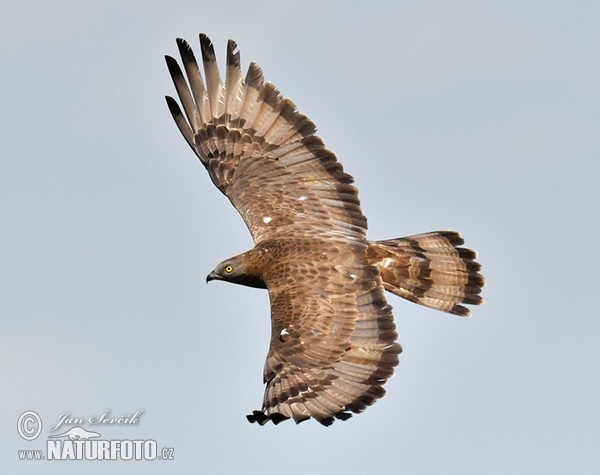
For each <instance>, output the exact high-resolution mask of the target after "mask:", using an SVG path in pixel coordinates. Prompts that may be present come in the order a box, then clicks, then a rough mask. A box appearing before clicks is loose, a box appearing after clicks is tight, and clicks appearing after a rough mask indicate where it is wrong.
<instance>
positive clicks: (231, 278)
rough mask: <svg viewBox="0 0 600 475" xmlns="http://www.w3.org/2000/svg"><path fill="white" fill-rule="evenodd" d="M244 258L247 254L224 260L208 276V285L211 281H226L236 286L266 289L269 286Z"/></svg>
mask: <svg viewBox="0 0 600 475" xmlns="http://www.w3.org/2000/svg"><path fill="white" fill-rule="evenodd" d="M244 257H245V254H241V255H239V256H236V257H232V258H231V259H227V260H224V261H223V262H221V263H220V264H218V265H217V267H215V269H214V270H213V271H212V272H211V273H210V274H208V275H207V276H206V282H207V283H208V282H210V281H211V280H225V281H227V282H232V283H234V284H240V285H246V286H248V287H257V288H259V289H266V288H267V286H266V285H265V283H264V282H263V280H262V279H261V278H259V277H257V276H256V274H257V273H256V272H254V269H253V268H252V266H251V265H250V262H249V261H248V260H247V259H245V258H244Z"/></svg>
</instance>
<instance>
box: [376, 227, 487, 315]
mask: <svg viewBox="0 0 600 475" xmlns="http://www.w3.org/2000/svg"><path fill="white" fill-rule="evenodd" d="M463 243H464V240H463V238H462V237H461V235H460V233H457V232H453V231H437V232H432V233H425V234H417V235H414V236H408V237H404V238H398V239H389V240H386V241H373V242H370V243H369V261H370V263H371V264H373V265H375V266H376V267H377V268H378V269H379V273H380V274H381V278H382V279H383V285H384V287H385V289H386V290H389V291H390V292H392V293H394V294H396V295H398V296H400V297H404V298H405V299H407V300H410V301H411V302H415V303H418V304H421V305H425V306H426V307H431V308H434V309H437V310H442V311H444V312H449V313H453V314H455V315H460V316H462V317H469V316H470V315H471V311H470V310H469V309H468V308H466V307H464V306H463V305H461V304H470V305H479V304H481V303H483V298H482V297H481V296H480V295H479V294H480V292H481V289H482V287H483V286H484V285H485V278H484V277H483V275H481V274H480V273H479V270H480V269H481V265H480V264H479V263H478V262H476V261H475V258H476V257H477V253H476V252H475V251H472V250H470V249H465V248H462V247H459V246H460V245H461V244H463Z"/></svg>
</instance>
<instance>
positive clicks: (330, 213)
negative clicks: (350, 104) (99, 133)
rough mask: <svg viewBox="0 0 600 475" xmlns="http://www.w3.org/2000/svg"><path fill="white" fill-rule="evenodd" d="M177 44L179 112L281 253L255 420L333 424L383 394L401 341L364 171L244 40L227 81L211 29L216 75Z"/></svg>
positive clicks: (202, 152) (234, 198)
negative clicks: (350, 170)
mask: <svg viewBox="0 0 600 475" xmlns="http://www.w3.org/2000/svg"><path fill="white" fill-rule="evenodd" d="M177 44H178V47H179V51H180V54H181V59H182V63H183V69H184V71H185V76H187V79H186V77H185V76H184V73H183V71H182V70H181V68H180V67H179V66H178V64H177V61H176V60H174V59H173V58H171V57H167V58H166V59H167V64H168V67H169V71H170V73H171V76H172V78H173V81H174V84H175V88H176V90H177V93H178V95H179V99H180V101H181V104H182V108H183V110H182V109H181V108H180V107H179V105H178V104H177V102H176V101H175V100H174V99H172V98H170V97H168V98H167V102H168V105H169V109H170V110H171V113H172V115H173V118H174V119H175V122H176V123H177V126H178V127H179V130H180V131H181V133H182V134H183V136H184V137H185V139H186V141H187V142H188V144H189V145H190V147H191V148H192V150H194V152H195V153H196V155H197V156H198V157H199V158H200V161H201V162H202V164H203V165H204V166H205V167H206V169H207V171H208V173H209V175H210V177H211V179H212V181H213V182H214V184H215V185H216V186H217V188H219V189H220V190H221V191H222V192H223V193H224V194H225V195H226V196H227V197H228V198H229V199H230V201H231V202H232V204H233V205H234V206H235V208H236V209H237V210H238V211H239V213H240V214H241V216H242V218H243V219H244V221H245V222H246V225H247V226H248V228H249V230H250V232H251V234H252V236H253V238H254V242H255V243H256V248H255V249H257V248H261V246H262V247H264V248H265V249H267V248H268V250H269V252H271V253H272V254H274V255H275V257H274V258H273V259H274V261H273V262H274V264H273V265H272V267H271V268H269V269H267V272H265V275H264V281H265V283H266V285H267V288H268V289H269V296H270V299H271V318H272V336H271V347H270V350H269V354H268V356H267V361H266V364H265V374H264V378H265V382H266V383H267V389H266V392H265V398H264V402H263V407H262V410H260V411H255V412H254V413H253V415H251V416H248V418H249V420H251V421H257V422H259V423H261V424H262V423H264V422H266V421H268V420H273V421H274V422H279V421H281V420H283V419H287V418H293V419H294V420H295V421H296V422H299V421H302V420H304V419H307V418H308V417H314V418H316V419H317V420H318V421H319V422H321V423H323V424H327V425H328V424H331V423H332V422H333V420H334V418H336V417H337V418H340V419H345V418H347V417H349V416H350V413H349V412H348V411H351V412H360V411H362V410H363V409H364V408H365V407H366V406H368V405H369V404H372V403H373V402H374V401H375V400H376V399H377V398H379V397H381V396H382V395H383V393H384V390H383V388H382V386H383V384H384V383H385V381H386V380H387V378H389V377H390V376H391V374H392V372H393V368H394V366H396V364H397V363H398V353H399V352H400V351H401V349H400V346H399V345H398V344H396V343H395V339H396V336H397V335H396V331H395V326H394V323H393V317H392V314H391V307H390V306H389V305H388V304H387V302H386V300H385V298H384V295H383V291H384V289H383V285H382V282H381V278H380V276H379V273H378V271H377V269H376V268H375V267H374V266H371V265H368V264H367V263H366V253H367V241H366V219H365V217H364V216H363V214H362V211H361V209H360V203H359V200H358V193H357V190H356V188H354V186H352V181H353V180H352V177H350V176H349V175H348V174H346V173H345V172H344V171H343V169H342V166H341V165H340V164H339V163H338V162H337V160H336V157H335V155H334V154H333V153H332V152H330V151H329V150H327V149H326V148H325V146H324V144H323V142H322V141H321V139H320V138H318V137H317V136H316V135H315V130H316V128H315V126H314V124H313V123H312V122H311V121H310V120H309V119H308V118H307V117H306V116H304V115H302V114H300V113H299V112H297V111H296V107H295V105H294V104H293V103H292V102H291V101H290V100H289V99H285V98H283V97H282V96H281V95H280V94H279V92H278V91H277V89H276V88H275V87H274V86H273V85H272V84H270V83H268V82H265V81H264V80H263V75H262V72H261V70H260V68H259V67H258V66H257V65H256V64H254V63H252V64H251V65H250V67H249V70H248V73H247V74H246V76H245V79H243V77H242V72H241V68H240V59H239V53H237V52H236V44H235V43H234V42H233V41H231V40H230V41H229V43H228V47H227V70H226V78H225V83H223V82H222V80H221V78H220V75H219V70H218V68H217V64H216V59H215V54H214V50H213V47H212V44H211V43H210V40H209V39H208V38H207V37H206V36H204V35H200V45H201V50H202V59H203V67H204V76H205V78H206V83H205V82H204V81H203V79H202V77H201V74H200V68H199V67H198V63H197V62H196V59H195V57H194V54H193V53H192V51H191V49H190V47H189V45H188V44H187V43H186V42H185V41H183V40H181V39H179V40H177ZM269 246H270V247H269Z"/></svg>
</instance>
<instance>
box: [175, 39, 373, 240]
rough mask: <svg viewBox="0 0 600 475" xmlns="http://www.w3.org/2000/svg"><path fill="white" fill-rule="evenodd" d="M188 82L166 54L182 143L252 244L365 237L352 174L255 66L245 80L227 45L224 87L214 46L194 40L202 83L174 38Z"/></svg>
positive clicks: (236, 55)
mask: <svg viewBox="0 0 600 475" xmlns="http://www.w3.org/2000/svg"><path fill="white" fill-rule="evenodd" d="M177 45H178V47H179V52H180V54H181V59H182V63H183V67H184V70H185V74H186V75H187V80H186V78H185V77H184V74H183V72H182V70H181V68H180V67H179V66H178V64H177V61H176V60H175V59H173V58H171V57H169V56H167V57H166V60H167V65H168V67H169V71H170V73H171V76H172V78H173V82H174V84H175V88H176V90H177V94H178V95H179V99H180V101H181V104H182V106H183V111H182V110H181V108H180V107H179V105H178V104H177V102H176V101H175V100H174V99H173V98H171V97H167V103H168V105H169V109H170V111H171V113H172V115H173V118H174V119H175V122H176V123H177V126H178V127H179V130H180V131H181V133H182V134H183V136H184V137H185V139H186V141H187V142H188V144H189V145H190V147H191V148H192V150H194V152H195V153H196V155H197V156H198V157H199V158H200V161H201V162H202V163H203V165H204V166H205V167H206V169H207V171H208V173H209V175H210V177H211V179H212V181H213V182H214V184H215V185H216V186H217V188H219V190H221V191H222V192H223V193H224V194H225V195H226V196H227V197H228V198H229V199H230V201H231V203H232V204H233V206H235V208H236V209H237V210H238V212H239V213H240V214H241V215H242V218H243V219H244V221H245V222H246V225H247V226H248V229H249V230H250V233H251V234H252V237H253V238H254V242H255V243H258V242H260V241H264V240H271V239H274V238H277V237H289V236H290V235H294V234H298V233H302V235H315V236H322V235H323V234H324V233H325V234H329V235H343V236H345V237H347V238H349V239H359V240H364V239H366V219H365V217H364V216H363V214H362V211H361V209H360V204H359V201H358V194H357V191H356V188H354V186H352V185H351V183H352V181H353V180H352V177H351V176H350V175H348V174H346V173H344V171H343V169H342V166H341V165H340V163H339V162H338V161H337V160H336V157H335V155H334V154H333V153H332V152H331V151H329V150H327V149H326V148H325V146H324V144H323V141H322V140H321V139H320V138H319V137H317V136H316V135H315V131H316V128H315V125H314V124H313V123H312V122H311V121H310V119H308V117H306V116H304V115H302V114H300V113H299V112H298V111H297V110H296V106H295V105H294V103H293V102H292V101H290V100H289V99H286V98H283V97H282V96H281V95H280V93H279V91H278V90H277V89H276V88H275V86H273V84H271V83H268V82H265V81H264V79H263V75H262V72H261V70H260V68H259V67H258V66H257V65H256V64H255V63H252V64H250V67H249V69H248V73H247V74H246V77H245V79H243V76H242V71H241V67H240V57H239V53H238V52H236V48H237V46H236V44H235V42H234V41H232V40H230V41H229V42H228V45H227V69H226V79H225V83H224V84H223V82H222V81H221V77H220V75H219V70H218V67H217V63H216V58H215V53H214V49H213V46H212V43H211V42H210V40H209V39H208V37H206V36H205V35H200V46H201V50H202V59H203V66H204V75H205V77H206V85H205V84H204V81H203V80H202V76H201V74H200V69H199V67H198V63H197V62H196V59H195V57H194V54H193V52H192V50H191V49H190V47H189V45H188V44H187V43H186V42H185V41H184V40H182V39H178V40H177Z"/></svg>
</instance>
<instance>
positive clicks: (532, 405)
mask: <svg viewBox="0 0 600 475" xmlns="http://www.w3.org/2000/svg"><path fill="white" fill-rule="evenodd" d="M0 3H1V7H2V8H1V9H2V15H1V16H0V60H1V63H0V64H1V66H0V157H1V161H0V220H1V221H0V222H1V232H0V249H1V250H0V262H1V266H2V272H1V273H0V312H1V314H2V315H1V318H2V320H1V321H2V331H1V332H0V359H1V361H2V365H1V372H0V378H1V380H2V388H3V390H2V391H1V394H0V443H1V449H0V465H1V466H2V467H3V471H4V473H11V474H18V473H31V474H37V473H45V474H54V473H61V474H74V473H83V472H85V473H89V474H96V473H109V472H110V473H127V474H128V473H145V474H158V473H181V474H192V473H207V474H208V473H210V474H234V473H248V474H254V473H260V474H276V473H288V474H307V473H315V474H321V473H323V474H325V473H327V474H342V473H343V474H354V473H377V474H386V473H403V474H428V473H436V474H438V473H439V474H530V473H544V474H564V473H573V474H592V473H600V455H598V453H599V450H600V429H599V427H600V410H599V403H600V382H599V380H598V375H599V371H598V363H599V361H600V349H599V348H598V335H599V334H600V318H599V316H598V305H597V302H598V291H599V289H598V282H599V277H598V265H599V264H600V263H599V261H600V246H599V245H598V235H599V234H600V219H599V217H598V203H599V202H600V193H599V192H598V182H599V176H600V167H599V166H598V159H599V158H600V133H599V124H600V3H599V2H595V1H589V2H586V1H576V2H564V1H495V2H493V1H456V2H451V1H448V2H443V1H420V2H414V1H395V2H391V1H389V2H355V1H344V2H342V1H340V2H327V1H323V0H319V1H302V2H294V3H293V4H292V3H287V2H276V1H261V2H250V1H243V2H242V1H237V2H217V1H210V2H208V1H203V0H196V1H172V2H146V1H141V0H140V1H118V2H117V1H106V2H91V1H89V2H85V1H37V2H31V1H23V0H18V1H8V2H7V1H6V0H4V1H2V2H0ZM199 32H205V33H207V34H208V35H209V36H210V37H211V39H212V40H213V42H214V43H215V47H216V50H217V55H218V59H219V63H220V65H223V63H224V59H225V44H226V41H227V39H228V38H234V39H236V41H237V42H238V44H239V48H240V51H241V55H242V63H243V67H244V68H246V67H247V65H248V63H249V62H250V61H252V60H254V61H256V62H258V64H260V65H261V67H262V68H263V70H264V73H265V76H266V78H267V79H268V80H270V81H272V82H274V83H275V84H276V85H277V86H278V87H279V89H280V90H281V91H282V92H283V93H284V95H286V96H288V97H290V98H292V99H293V100H294V101H295V102H296V104H297V105H298V108H299V109H300V110H301V112H303V113H305V114H307V115H309V116H310V117H311V118H312V119H313V121H314V122H315V123H316V124H317V126H318V127H319V134H320V135H321V137H323V139H324V140H325V142H326V144H327V145H328V147H329V148H331V149H332V150H334V151H335V152H336V153H337V155H338V158H339V159H340V160H341V161H342V163H343V164H344V166H345V169H346V170H347V171H348V172H349V173H351V174H352V175H353V176H354V177H355V179H356V184H357V186H358V187H359V189H360V198H361V201H362V205H363V209H364V211H365V214H366V215H367V217H368V219H369V226H370V227H369V232H370V237H371V238H372V239H384V238H393V237H397V236H403V235H408V234H414V233H418V232H425V231H432V230H437V229H455V230H460V231H461V232H462V233H463V236H464V237H465V239H466V244H467V245H468V246H469V247H473V248H474V249H476V250H477V251H478V252H479V255H480V261H481V262H482V263H483V272H484V274H485V275H486V277H487V279H488V285H487V287H486V288H485V290H484V297H485V298H486V304H485V305H484V306H483V307H480V308H475V309H474V312H473V313H474V316H473V318H471V319H470V320H462V319H460V318H458V317H455V316H451V315H445V314H442V313H439V312H435V311H433V310H429V309H425V308H420V307H418V306H416V305H414V304H411V303H409V302H405V301H403V300H402V299H400V298H397V297H395V296H393V295H389V301H390V303H391V304H392V305H393V306H394V313H395V315H396V321H397V325H398V332H399V334H400V339H399V341H400V343H401V344H402V346H403V347H404V352H403V353H402V355H401V363H400V365H399V367H398V369H397V373H396V375H395V376H394V377H393V378H392V379H391V380H390V381H389V382H388V384H387V386H386V388H387V391H388V394H387V396H386V397H385V398H384V399H382V400H380V401H379V402H378V403H377V404H375V405H374V406H373V407H371V408H369V409H368V410H367V411H366V412H365V413H364V414H362V415H358V416H355V417H353V418H352V419H350V420H349V421H347V422H343V423H340V422H337V423H335V424H334V425H333V426H332V427H329V428H324V427H322V426H320V425H319V424H317V423H316V422H314V421H308V422H305V423H303V424H301V425H299V426H296V425H295V424H293V423H291V422H286V423H283V424H281V425H279V426H273V425H269V426H266V427H262V428H261V427H258V426H257V425H251V424H248V422H247V421H246V419H245V417H244V416H245V414H247V413H248V412H249V411H251V410H252V409H257V408H259V407H260V404H261V401H262V394H263V385H262V367H263V362H264V358H265V355H266V352H267V349H268V341H269V326H270V323H269V308H268V297H267V294H266V292H264V291H260V290H256V289H248V288H243V287H239V286H233V285H230V284H224V283H221V282H217V283H211V284H210V285H206V284H205V281H204V279H205V276H206V274H208V272H209V271H210V270H212V268H213V267H214V265H215V264H216V263H217V262H219V261H221V260H222V259H224V258H226V257H229V256H232V255H235V254H237V253H239V252H241V251H244V250H246V249H248V248H249V247H250V246H251V245H252V241H251V238H250V235H249V233H248V232H247V230H246V228H245V225H244V224H243V222H242V220H241V218H240V217H239V215H238V214H237V212H236V211H235V210H234V209H233V208H232V207H231V205H230V204H229V202H228V201H227V199H226V198H225V197H224V196H222V195H221V194H220V193H219V192H218V191H217V189H216V188H214V186H213V185H212V183H211V182H210V180H209V178H208V176H207V174H206V172H205V170H204V169H203V167H202V166H201V164H200V163H199V161H198V160H197V159H196V158H195V156H194V155H193V153H192V152H191V151H190V150H189V148H188V146H187V144H186V143H185V141H184V140H183V138H182V137H181V136H180V134H179V131H178V130H177V129H176V127H175V125H174V123H173V121H172V119H171V117H170V115H169V113H168V110H167V107H166V105H165V102H164V95H166V94H169V95H172V94H174V88H173V86H172V83H171V80H170V77H169V75H168V73H167V69H166V66H165V65H164V60H163V55H164V54H171V55H175V54H176V52H177V49H176V45H175V38H176V37H178V36H181V37H184V38H187V39H188V40H189V41H190V43H191V44H192V45H193V46H194V48H197V45H198V41H197V34H198V33H199ZM140 408H143V409H144V411H145V412H144V414H143V415H142V416H141V418H140V420H139V422H138V424H137V425H134V426H126V427H102V428H101V430H99V432H101V433H102V436H103V438H112V439H154V440H156V441H157V443H158V446H159V448H161V447H173V448H174V449H175V451H174V456H175V460H174V461H169V462H167V461H154V462H140V461H130V462H89V461H82V462H51V461H38V462H33V461H29V462H27V461H19V460H18V456H17V450H19V449H40V448H44V447H45V441H46V440H47V436H48V435H50V433H49V432H48V429H49V427H50V426H52V425H53V424H54V423H55V422H56V420H57V419H58V416H59V414H62V413H65V412H69V413H71V415H72V416H73V417H82V418H86V419H87V418H88V417H91V416H94V415H99V414H101V413H103V412H104V411H105V410H106V409H110V410H111V414H112V415H113V416H118V415H121V414H128V413H133V412H135V411H137V410H138V409H140ZM26 410H34V411H36V412H37V413H38V414H39V415H40V416H41V418H42V420H43V425H42V427H43V429H42V435H41V436H40V437H39V438H38V439H36V440H35V441H32V442H27V441H25V440H23V439H21V438H20V436H19V435H18V432H17V429H16V427H17V419H18V417H19V415H20V414H21V413H23V412H24V411H26ZM85 427H86V428H88V429H89V426H85ZM66 428H68V427H65V429H66Z"/></svg>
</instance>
